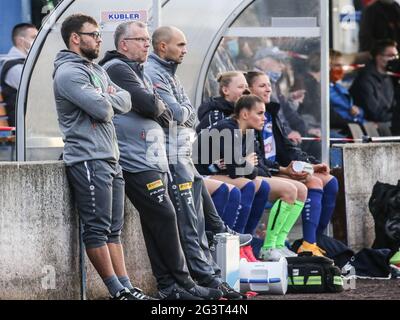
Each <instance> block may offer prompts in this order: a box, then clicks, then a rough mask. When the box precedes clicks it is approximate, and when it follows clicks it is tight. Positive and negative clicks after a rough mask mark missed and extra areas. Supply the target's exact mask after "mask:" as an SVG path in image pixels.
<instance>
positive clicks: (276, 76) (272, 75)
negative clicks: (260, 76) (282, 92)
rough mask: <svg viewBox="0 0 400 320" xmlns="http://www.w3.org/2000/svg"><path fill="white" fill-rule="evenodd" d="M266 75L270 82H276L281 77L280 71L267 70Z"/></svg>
mask: <svg viewBox="0 0 400 320" xmlns="http://www.w3.org/2000/svg"><path fill="white" fill-rule="evenodd" d="M267 75H268V77H269V80H271V82H273V83H276V82H278V81H279V79H280V78H281V77H282V72H274V71H268V72H267Z"/></svg>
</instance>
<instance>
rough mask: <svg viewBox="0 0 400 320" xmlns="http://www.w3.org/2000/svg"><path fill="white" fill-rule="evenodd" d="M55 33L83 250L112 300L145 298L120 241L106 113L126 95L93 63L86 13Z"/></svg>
mask: <svg viewBox="0 0 400 320" xmlns="http://www.w3.org/2000/svg"><path fill="white" fill-rule="evenodd" d="M61 35H62V38H63V40H64V42H65V44H66V46H67V48H68V50H61V51H60V52H59V53H58V54H57V57H56V60H55V63H54V65H55V70H54V74H53V78H54V95H55V100H56V107H57V113H58V121H59V126H60V129H61V132H62V134H63V139H64V143H65V145H64V154H63V158H64V162H65V164H66V171H67V177H68V180H69V183H70V185H71V188H72V192H73V195H74V198H75V202H76V205H77V209H78V212H79V216H80V218H81V220H82V222H83V226H84V233H83V241H84V243H85V247H86V253H87V255H88V257H89V259H90V261H91V262H92V264H93V266H94V267H95V269H96V270H97V272H98V273H99V275H100V277H101V278H102V280H103V282H104V284H105V285H106V286H107V289H108V291H109V293H110V295H111V297H112V299H115V300H150V299H151V298H150V297H147V296H146V295H144V294H143V293H142V292H141V290H139V289H137V288H134V287H133V286H132V284H131V282H130V280H129V277H128V275H127V271H126V267H125V261H124V254H123V248H122V245H121V240H120V234H121V229H122V226H123V222H124V185H125V183H124V179H123V177H122V170H121V167H120V166H119V164H118V159H119V150H118V145H117V138H116V134H115V128H114V125H113V122H112V118H113V116H114V114H121V113H126V112H128V111H129V110H130V109H131V100H130V95H129V93H128V92H127V91H125V90H122V89H121V88H119V87H117V86H116V85H115V84H113V83H112V82H111V80H110V79H109V77H108V76H107V73H106V72H105V71H104V69H102V68H101V67H100V66H99V65H97V64H96V63H94V62H93V60H94V59H96V58H97V57H98V55H99V51H100V45H101V42H102V40H101V36H100V33H99V26H98V24H97V22H96V21H95V20H94V19H93V18H92V17H89V16H86V15H82V14H74V15H71V16H69V17H67V18H66V19H65V21H64V22H63V24H62V26H61Z"/></svg>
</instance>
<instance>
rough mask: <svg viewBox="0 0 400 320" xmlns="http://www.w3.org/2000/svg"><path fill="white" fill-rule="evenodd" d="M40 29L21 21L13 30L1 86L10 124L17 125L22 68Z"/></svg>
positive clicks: (1, 73) (3, 67)
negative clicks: (16, 107)
mask: <svg viewBox="0 0 400 320" xmlns="http://www.w3.org/2000/svg"><path fill="white" fill-rule="evenodd" d="M37 33H38V31H37V29H36V27H35V26H34V25H33V24H29V23H20V24H17V25H16V26H14V28H13V31H12V42H13V47H12V48H11V49H10V51H9V52H8V54H7V56H6V57H5V59H4V60H5V62H4V64H3V66H2V68H1V72H0V87H1V91H2V94H3V99H4V102H5V103H6V112H7V116H8V124H9V125H10V126H15V122H16V120H15V102H16V99H17V91H18V87H19V83H20V81H21V75H22V68H23V66H24V63H25V59H26V57H27V55H28V52H29V50H30V49H31V47H32V44H33V41H34V40H35V38H36V35H37Z"/></svg>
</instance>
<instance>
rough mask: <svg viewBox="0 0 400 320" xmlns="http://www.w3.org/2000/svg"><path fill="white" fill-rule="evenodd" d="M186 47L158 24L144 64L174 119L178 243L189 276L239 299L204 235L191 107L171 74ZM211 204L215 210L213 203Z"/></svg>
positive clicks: (177, 34)
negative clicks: (222, 276)
mask: <svg viewBox="0 0 400 320" xmlns="http://www.w3.org/2000/svg"><path fill="white" fill-rule="evenodd" d="M166 39H167V40H166ZM185 46H186V39H185V37H184V35H183V33H182V32H181V31H180V30H179V29H177V28H174V27H160V28H158V29H157V30H155V32H154V34H153V47H154V53H151V54H150V56H149V59H148V62H147V64H146V65H145V70H146V72H147V73H148V74H149V76H150V78H151V80H152V82H153V86H154V87H155V89H156V92H157V93H158V94H159V95H160V97H161V99H162V100H163V101H164V103H165V104H166V106H167V107H168V108H169V109H170V110H171V111H172V114H173V117H174V120H175V121H176V123H177V127H173V128H172V127H170V128H169V131H167V154H168V160H169V165H170V166H169V167H170V171H171V175H172V183H171V184H170V194H171V199H172V201H173V203H174V206H175V209H176V212H177V215H178V226H179V232H180V234H181V239H182V246H183V249H184V252H185V255H186V258H187V263H188V266H189V269H190V271H191V274H192V276H193V277H194V278H195V279H196V280H197V281H198V283H199V284H201V285H204V286H208V287H214V288H219V289H220V290H222V291H223V292H224V297H226V298H230V299H241V298H242V297H241V296H240V294H238V293H236V292H234V291H233V289H232V288H230V287H229V286H228V285H227V283H222V280H221V278H220V268H219V267H218V265H217V264H216V263H215V262H214V261H213V258H212V256H211V254H210V250H209V247H208V241H207V237H206V234H205V215H204V211H203V203H202V202H203V200H204V199H203V197H202V192H203V188H205V186H204V182H203V179H202V177H201V176H200V175H199V173H198V172H197V170H196V169H195V167H194V165H193V161H192V158H191V154H192V144H193V135H194V130H193V128H194V125H195V122H196V112H195V110H194V108H193V106H192V105H191V103H190V101H189V98H188V97H187V95H186V94H185V91H184V89H183V87H182V85H181V84H180V82H179V79H178V77H177V76H176V74H175V73H176V69H177V67H178V64H179V63H181V62H182V60H183V56H184V55H185V54H186V48H185ZM160 47H163V48H164V49H160ZM161 50H164V51H163V52H161ZM209 200H210V201H211V202H212V200H211V199H209ZM211 206H212V207H213V208H214V209H215V207H214V205H213V204H212V203H211ZM208 220H209V222H210V224H214V225H215V228H217V229H219V230H218V231H216V232H224V231H226V227H225V225H224V223H223V222H222V220H221V219H220V218H219V216H218V214H217V213H216V210H215V214H213V215H211V216H210V217H209V218H208ZM211 275H212V276H211Z"/></svg>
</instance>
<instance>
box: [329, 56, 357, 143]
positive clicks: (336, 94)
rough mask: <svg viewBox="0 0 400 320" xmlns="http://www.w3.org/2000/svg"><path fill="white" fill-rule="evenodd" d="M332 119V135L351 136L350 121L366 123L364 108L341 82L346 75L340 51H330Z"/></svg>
mask: <svg viewBox="0 0 400 320" xmlns="http://www.w3.org/2000/svg"><path fill="white" fill-rule="evenodd" d="M329 57H330V73H329V78H330V84H329V93H330V95H329V99H330V100H329V102H330V121H331V128H332V129H331V137H336V136H337V134H339V135H344V136H350V132H349V127H348V125H347V124H348V123H359V124H363V123H364V121H365V120H364V110H363V109H361V108H359V107H357V106H356V105H354V102H353V98H352V97H351V95H350V93H349V91H348V90H347V89H346V88H345V87H343V86H342V85H341V84H340V81H341V80H342V79H343V77H344V70H343V57H342V54H341V53H340V52H338V51H335V50H331V51H330V55H329Z"/></svg>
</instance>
